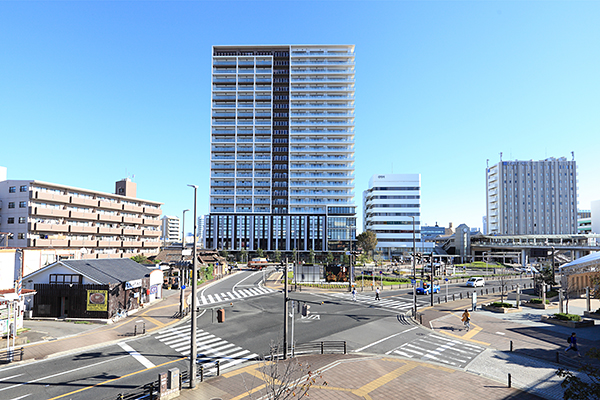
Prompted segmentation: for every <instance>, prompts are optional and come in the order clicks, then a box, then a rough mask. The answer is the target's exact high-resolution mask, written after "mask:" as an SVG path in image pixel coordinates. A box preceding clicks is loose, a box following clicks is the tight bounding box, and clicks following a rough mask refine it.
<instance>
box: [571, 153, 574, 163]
mask: <svg viewBox="0 0 600 400" xmlns="http://www.w3.org/2000/svg"><path fill="white" fill-rule="evenodd" d="M571 157H573V161H575V152H574V151H572V152H571Z"/></svg>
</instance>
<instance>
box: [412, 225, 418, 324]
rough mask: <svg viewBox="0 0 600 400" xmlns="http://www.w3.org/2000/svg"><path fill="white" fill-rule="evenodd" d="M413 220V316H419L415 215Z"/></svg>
mask: <svg viewBox="0 0 600 400" xmlns="http://www.w3.org/2000/svg"><path fill="white" fill-rule="evenodd" d="M412 220H413V229H412V231H413V279H414V281H415V283H414V285H413V317H414V318H417V258H416V257H417V250H416V236H415V217H414V216H413V217H412Z"/></svg>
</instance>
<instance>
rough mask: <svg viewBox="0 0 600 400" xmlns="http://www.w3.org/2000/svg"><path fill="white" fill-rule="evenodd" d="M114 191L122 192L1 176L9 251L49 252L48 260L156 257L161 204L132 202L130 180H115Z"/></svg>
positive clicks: (0, 226)
mask: <svg viewBox="0 0 600 400" xmlns="http://www.w3.org/2000/svg"><path fill="white" fill-rule="evenodd" d="M115 193H123V194H122V195H117V194H111V193H104V192H98V191H94V190H88V189H81V188H75V187H71V186H65V185H59V184H55V183H49V182H42V181H36V180H8V179H6V175H4V177H0V231H1V232H7V233H9V234H10V235H8V236H9V239H8V242H7V245H8V246H9V247H21V248H36V249H46V250H51V253H53V254H54V260H50V259H48V260H47V261H48V262H51V261H55V260H56V259H58V258H81V259H91V258H121V257H131V256H133V255H136V254H144V255H152V254H156V253H158V250H159V247H160V241H159V238H160V234H161V231H160V224H161V221H160V219H159V216H160V214H161V205H162V203H158V202H155V201H149V200H141V199H138V198H136V197H135V196H136V184H135V183H134V182H131V181H130V180H129V179H124V180H122V181H119V182H117V183H116V185H115ZM46 253H48V252H45V253H44V254H46ZM45 256H48V255H47V254H46V255H45Z"/></svg>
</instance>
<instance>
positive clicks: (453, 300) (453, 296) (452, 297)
mask: <svg viewBox="0 0 600 400" xmlns="http://www.w3.org/2000/svg"><path fill="white" fill-rule="evenodd" d="M452 301H455V299H454V293H452Z"/></svg>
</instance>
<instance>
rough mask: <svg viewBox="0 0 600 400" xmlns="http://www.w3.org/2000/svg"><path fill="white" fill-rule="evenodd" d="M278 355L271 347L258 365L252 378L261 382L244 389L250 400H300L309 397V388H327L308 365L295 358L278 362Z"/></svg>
mask: <svg viewBox="0 0 600 400" xmlns="http://www.w3.org/2000/svg"><path fill="white" fill-rule="evenodd" d="M280 353H281V352H280V351H279V347H278V346H273V345H272V346H271V350H270V354H269V356H267V357H264V358H263V359H262V362H261V363H260V364H258V366H257V369H258V372H259V374H254V376H255V377H256V378H258V379H260V380H261V381H262V382H260V384H259V385H251V386H252V387H246V391H247V392H248V395H249V397H250V398H255V397H254V396H257V398H260V399H264V398H267V399H274V400H286V399H301V398H303V397H309V395H308V391H309V389H310V388H311V386H313V385H319V386H327V382H326V381H324V380H323V376H322V375H321V372H320V371H312V369H311V366H310V364H307V363H301V362H300V361H299V360H298V359H297V358H290V359H287V360H280V359H279V357H278V354H280ZM244 383H245V382H244ZM259 388H260V389H259Z"/></svg>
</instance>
